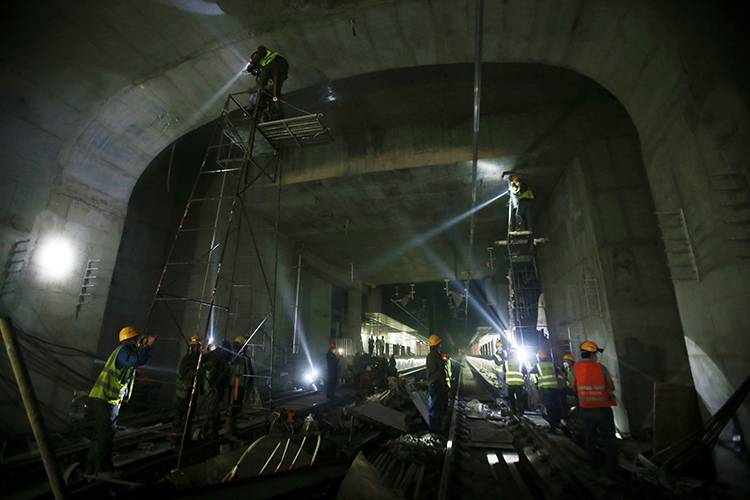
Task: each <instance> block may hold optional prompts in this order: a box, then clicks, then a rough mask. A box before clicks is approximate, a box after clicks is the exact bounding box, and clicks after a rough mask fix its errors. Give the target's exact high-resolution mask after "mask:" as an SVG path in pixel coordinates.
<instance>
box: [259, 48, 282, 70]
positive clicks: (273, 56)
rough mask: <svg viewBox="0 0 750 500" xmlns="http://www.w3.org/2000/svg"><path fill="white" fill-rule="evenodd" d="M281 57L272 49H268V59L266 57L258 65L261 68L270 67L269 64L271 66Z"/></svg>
mask: <svg viewBox="0 0 750 500" xmlns="http://www.w3.org/2000/svg"><path fill="white" fill-rule="evenodd" d="M279 55H280V54H279V53H278V52H274V51H273V50H271V49H267V52H266V57H264V58H263V59H261V60H260V62H259V63H258V64H259V65H260V67H261V68H265V67H266V66H268V65H269V64H271V63H272V62H273V60H274V59H276V57H277V56H279Z"/></svg>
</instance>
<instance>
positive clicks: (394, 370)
mask: <svg viewBox="0 0 750 500" xmlns="http://www.w3.org/2000/svg"><path fill="white" fill-rule="evenodd" d="M388 376H389V377H398V367H397V366H396V355H395V354H391V357H390V358H388Z"/></svg>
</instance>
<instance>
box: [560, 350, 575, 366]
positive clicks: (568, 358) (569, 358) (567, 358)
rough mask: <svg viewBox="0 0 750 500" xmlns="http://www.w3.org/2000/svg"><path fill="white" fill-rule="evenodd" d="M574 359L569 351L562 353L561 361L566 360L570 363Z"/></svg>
mask: <svg viewBox="0 0 750 500" xmlns="http://www.w3.org/2000/svg"><path fill="white" fill-rule="evenodd" d="M575 360H576V358H574V357H573V355H572V354H570V353H569V352H566V353H565V354H563V361H567V362H568V363H572V362H573V361H575Z"/></svg>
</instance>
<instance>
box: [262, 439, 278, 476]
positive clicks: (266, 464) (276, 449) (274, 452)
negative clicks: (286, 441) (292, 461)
mask: <svg viewBox="0 0 750 500" xmlns="http://www.w3.org/2000/svg"><path fill="white" fill-rule="evenodd" d="M279 446H281V441H279V442H278V443H276V447H275V448H274V449H273V451H272V452H271V454H270V455H268V460H266V463H264V464H263V467H262V468H261V469H260V472H258V475H259V476H262V475H263V473H264V472H265V470H266V467H268V464H269V463H271V459H272V458H273V456H274V455H276V452H277V451H278V449H279Z"/></svg>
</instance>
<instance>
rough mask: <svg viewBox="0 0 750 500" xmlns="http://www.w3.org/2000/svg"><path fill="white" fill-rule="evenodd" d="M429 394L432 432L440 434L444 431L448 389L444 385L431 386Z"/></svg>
mask: <svg viewBox="0 0 750 500" xmlns="http://www.w3.org/2000/svg"><path fill="white" fill-rule="evenodd" d="M428 394H429V396H430V397H429V400H428V402H429V407H428V414H429V417H430V431H431V432H435V433H440V432H442V430H443V415H444V414H445V409H446V406H447V404H448V388H447V387H446V386H445V385H443V384H430V386H429V388H428Z"/></svg>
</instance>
